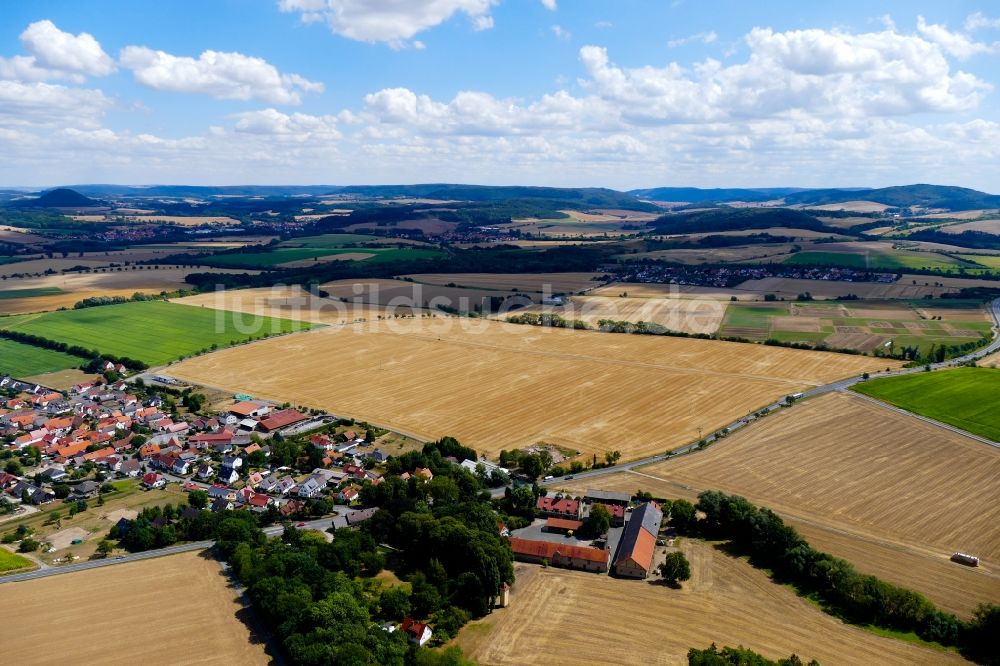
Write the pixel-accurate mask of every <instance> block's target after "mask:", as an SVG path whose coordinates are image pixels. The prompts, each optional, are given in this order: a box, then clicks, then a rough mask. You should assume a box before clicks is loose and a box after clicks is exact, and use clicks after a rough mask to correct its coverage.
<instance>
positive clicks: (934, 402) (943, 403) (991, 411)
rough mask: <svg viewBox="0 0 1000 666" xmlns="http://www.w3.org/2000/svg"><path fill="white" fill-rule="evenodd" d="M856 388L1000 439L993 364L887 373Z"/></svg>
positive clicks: (998, 379)
mask: <svg viewBox="0 0 1000 666" xmlns="http://www.w3.org/2000/svg"><path fill="white" fill-rule="evenodd" d="M854 390H855V391H857V392H858V393H863V394H865V395H867V396H871V397H873V398H878V399H879V400H884V401H886V402H889V403H892V404H893V405H896V406H897V407H901V408H903V409H906V410H908V411H911V412H914V413H916V414H920V415H922V416H928V417H930V418H932V419H936V420H938V421H942V422H944V423H948V424H950V425H953V426H955V427H956V428H961V429H963V430H968V431H969V432H973V433H976V434H977V435H982V436H983V437H988V438H989V439H992V440H993V441H995V442H1000V371H998V370H996V369H994V368H988V367H987V368H956V369H954V370H947V371H943V372H929V373H921V374H915V375H903V376H900V377H886V378H885V379H878V380H875V381H871V382H865V383H863V384H858V385H856V386H855V387H854Z"/></svg>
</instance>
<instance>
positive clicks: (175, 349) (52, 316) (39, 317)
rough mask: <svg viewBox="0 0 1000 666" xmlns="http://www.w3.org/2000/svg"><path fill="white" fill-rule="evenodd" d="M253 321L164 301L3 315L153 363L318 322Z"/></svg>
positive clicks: (32, 328)
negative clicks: (256, 323) (213, 346)
mask: <svg viewBox="0 0 1000 666" xmlns="http://www.w3.org/2000/svg"><path fill="white" fill-rule="evenodd" d="M251 323H252V320H248V321H246V322H245V323H244V318H241V317H239V316H238V315H234V314H233V313H228V314H227V313H224V312H222V311H221V310H212V309H209V308H199V307H192V306H188V305H178V304H176V303H165V302H163V301H143V302H131V303H121V304H118V305H104V306H99V307H91V308H83V309H81V310H65V311H57V312H46V313H42V314H28V315H10V316H8V317H0V329H6V330H11V331H20V332H23V333H29V334H32V335H38V336H41V337H43V338H47V339H49V340H55V341H57V342H64V343H66V344H68V345H79V346H82V347H84V348H85V349H96V350H98V351H100V352H103V353H105V354H113V355H115V356H127V357H129V358H133V359H137V360H140V361H143V362H145V363H147V364H149V365H160V364H163V363H169V362H170V361H173V360H176V359H178V358H180V357H181V356H189V355H191V354H194V353H196V352H198V351H201V350H203V349H206V350H207V349H209V348H210V347H212V345H217V346H219V347H224V346H226V345H230V344H235V343H237V342H243V341H246V340H248V339H250V338H251V337H259V336H261V335H272V334H276V333H287V332H290V331H296V330H304V329H308V328H310V327H311V326H312V325H311V324H309V323H303V322H295V321H291V320H287V319H271V318H265V319H262V320H261V321H260V322H259V326H258V325H250V324H251ZM39 372H41V371H39ZM31 374H38V373H37V372H33V373H31Z"/></svg>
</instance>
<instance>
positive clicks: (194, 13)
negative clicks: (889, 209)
mask: <svg viewBox="0 0 1000 666" xmlns="http://www.w3.org/2000/svg"><path fill="white" fill-rule="evenodd" d="M752 5H765V6H766V7H765V8H763V9H762V8H759V7H756V6H754V8H753V10H752V11H751V10H750V9H748V7H750V6H752ZM998 86H1000V5H998V3H996V2H995V0H979V1H978V2H966V1H964V0H952V1H950V2H947V3H943V2H940V1H939V0H900V1H895V2H879V1H878V0H865V1H857V0H839V1H837V2H825V3H819V2H802V0H790V1H786V0H769V1H768V2H766V3H748V2H743V1H742V0H674V1H672V2H671V1H670V0H190V1H185V0H171V1H170V2H163V1H162V0H161V1H158V2H147V1H145V0H122V1H118V0H91V1H88V2H65V1H63V2H52V1H46V0H31V1H29V0H6V1H4V2H2V3H0V155H2V159H0V184H2V185H8V186H50V185H56V184H71V183H98V182H108V183H112V182H113V183H130V184H150V183H185V184H241V183H271V184H317V183H324V184H358V183H412V182H434V181H447V182H476V183H488V184H537V185H562V186H591V185H600V186H608V187H615V188H621V189H627V188H635V187H652V186H663V185H676V186H682V185H683V186H688V185H694V186H702V187H722V186H809V187H822V186H862V185H866V186H884V185H893V184H904V183H913V182H933V183H942V184H953V185H964V186H969V187H976V188H979V189H984V190H987V191H991V192H1000V104H998V101H1000V91H998V90H997V87H998Z"/></svg>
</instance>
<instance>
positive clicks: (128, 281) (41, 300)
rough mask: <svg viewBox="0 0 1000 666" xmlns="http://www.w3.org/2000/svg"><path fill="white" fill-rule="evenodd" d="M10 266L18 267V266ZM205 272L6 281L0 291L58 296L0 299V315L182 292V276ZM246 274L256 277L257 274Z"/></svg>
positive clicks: (77, 275) (111, 273)
mask: <svg viewBox="0 0 1000 666" xmlns="http://www.w3.org/2000/svg"><path fill="white" fill-rule="evenodd" d="M50 261H67V260H63V259H59V260H50ZM25 263H32V262H25ZM10 265H11V266H13V265H17V266H20V265H21V264H10ZM130 268H131V267H130ZM205 270H206V269H204V268H179V267H178V268H166V267H163V268H160V269H158V270H157V269H153V268H152V267H146V268H144V269H142V270H122V271H117V270H112V269H108V272H106V273H64V274H59V275H44V276H40V277H30V278H9V279H7V280H3V281H2V282H0V290H6V289H9V290H26V289H32V290H33V289H60V290H62V293H57V294H50V295H45V296H29V297H27V298H2V299H0V314H21V313H24V312H42V311H47V310H57V309H59V308H71V307H73V304H74V303H76V302H77V301H80V300H83V299H84V298H91V297H94V296H131V295H132V294H134V293H135V292H137V291H141V292H144V293H150V294H158V293H160V292H161V291H174V290H175V289H184V288H188V287H190V286H191V285H189V284H188V283H186V282H185V281H184V277H185V276H186V275H188V274H190V273H200V272H204V271H205ZM211 271H212V272H213V273H236V272H240V273H244V272H247V271H233V270H229V269H223V270H220V269H211ZM249 272H252V273H256V272H258V271H249ZM26 293H27V292H26Z"/></svg>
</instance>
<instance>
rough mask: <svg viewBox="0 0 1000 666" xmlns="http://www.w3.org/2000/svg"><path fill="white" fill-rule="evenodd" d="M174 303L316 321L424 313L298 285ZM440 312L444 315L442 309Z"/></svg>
mask: <svg viewBox="0 0 1000 666" xmlns="http://www.w3.org/2000/svg"><path fill="white" fill-rule="evenodd" d="M173 302H174V303H181V304H184V305H196V306H199V307H206V308H212V309H214V310H228V311H230V312H243V313H246V314H253V315H260V316H262V317H277V318H279V319H292V320H295V321H308V322H314V323H317V324H330V325H342V324H352V323H356V322H360V321H364V320H376V321H377V320H378V319H380V318H382V317H393V316H397V315H398V316H408V317H409V316H414V314H416V315H418V316H426V313H422V311H421V310H420V309H415V308H409V307H404V306H399V307H392V308H390V307H385V306H381V305H370V304H366V303H360V304H359V303H353V302H350V303H344V302H343V301H341V300H340V299H338V298H320V297H319V296H316V295H313V294H310V293H308V292H306V291H304V290H303V289H302V288H301V287H299V286H297V285H296V286H275V287H261V288H259V289H228V290H225V291H217V292H209V293H204V294H196V295H194V296H186V297H184V298H178V299H175V300H174V301H173ZM441 316H444V315H443V313H442V315H441Z"/></svg>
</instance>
